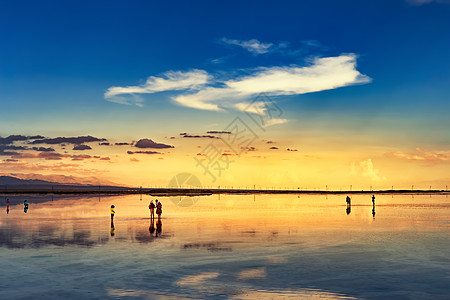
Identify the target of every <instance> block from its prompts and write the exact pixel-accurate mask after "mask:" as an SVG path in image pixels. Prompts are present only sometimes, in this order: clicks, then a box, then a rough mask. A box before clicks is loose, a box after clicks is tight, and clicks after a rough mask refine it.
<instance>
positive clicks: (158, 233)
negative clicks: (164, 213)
mask: <svg viewBox="0 0 450 300" xmlns="http://www.w3.org/2000/svg"><path fill="white" fill-rule="evenodd" d="M160 203H161V202H160ZM161 232H162V222H161V219H159V218H158V222H156V236H157V237H158V236H161Z"/></svg>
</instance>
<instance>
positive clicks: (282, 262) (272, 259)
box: [267, 257, 287, 264]
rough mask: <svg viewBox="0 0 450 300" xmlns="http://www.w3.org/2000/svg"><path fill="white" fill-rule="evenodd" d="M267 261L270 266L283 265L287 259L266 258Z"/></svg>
mask: <svg viewBox="0 0 450 300" xmlns="http://www.w3.org/2000/svg"><path fill="white" fill-rule="evenodd" d="M267 260H268V261H269V262H270V263H272V264H284V263H286V262H287V259H286V258H284V257H268V258H267Z"/></svg>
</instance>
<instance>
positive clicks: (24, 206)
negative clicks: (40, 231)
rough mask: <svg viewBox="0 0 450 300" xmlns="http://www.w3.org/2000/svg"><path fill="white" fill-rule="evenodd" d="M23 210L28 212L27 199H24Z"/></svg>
mask: <svg viewBox="0 0 450 300" xmlns="http://www.w3.org/2000/svg"><path fill="white" fill-rule="evenodd" d="M23 212H24V213H27V212H28V201H27V200H25V201H23Z"/></svg>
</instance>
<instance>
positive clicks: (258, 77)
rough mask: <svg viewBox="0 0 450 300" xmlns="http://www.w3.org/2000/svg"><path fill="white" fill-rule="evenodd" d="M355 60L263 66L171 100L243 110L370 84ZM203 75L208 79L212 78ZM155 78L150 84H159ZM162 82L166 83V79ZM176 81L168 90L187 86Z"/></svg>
mask: <svg viewBox="0 0 450 300" xmlns="http://www.w3.org/2000/svg"><path fill="white" fill-rule="evenodd" d="M356 58H357V57H356V55H355V54H343V55H340V56H336V57H322V58H315V59H314V60H312V61H311V63H310V64H309V65H307V66H296V65H292V66H283V67H261V68H257V69H256V70H254V71H253V72H252V73H251V74H250V75H246V76H240V77H239V76H238V77H235V78H233V79H227V80H221V79H220V78H215V79H214V80H210V84H209V85H201V86H200V85H196V88H197V90H196V91H193V90H192V89H191V88H188V90H187V91H186V88H185V89H184V92H182V93H181V94H179V95H177V96H174V97H173V98H172V99H173V100H174V101H175V102H176V103H178V104H180V105H182V106H186V107H190V108H195V109H202V110H213V111H220V110H223V109H224V108H234V109H242V108H243V107H245V104H246V102H248V100H249V99H251V98H252V97H254V96H256V95H258V94H260V93H265V94H266V95H268V96H281V95H299V94H305V93H313V92H319V91H324V90H331V89H336V88H339V87H345V86H350V85H355V84H363V83H368V82H370V81H371V79H370V77H368V76H366V75H363V74H361V73H360V72H359V71H358V70H357V69H356V66H357V65H356ZM203 72H204V74H205V77H209V78H212V76H209V75H207V74H206V72H205V71H203ZM152 78H153V79H152V81H151V82H154V81H157V80H156V79H155V78H154V77H152ZM160 79H162V82H165V81H164V79H163V78H160ZM174 80H175V78H173V80H170V81H171V83H170V84H168V85H167V86H166V88H167V89H166V90H173V89H172V88H171V86H174V87H176V89H177V90H181V89H182V88H181V87H182V86H185V84H184V83H180V84H179V85H178V84H176V83H174V82H172V81H174ZM181 81H183V80H181ZM158 82H159V81H158ZM205 84H206V81H205ZM159 86H160V88H159V89H158V91H161V89H162V86H163V85H162V84H161V85H159ZM108 91H109V92H107V93H106V94H105V97H106V98H108V97H110V95H119V94H129V93H139V92H140V91H141V92H143V93H153V92H156V90H155V91H153V89H143V88H138V89H135V88H132V89H129V87H125V88H111V89H109V90H108ZM239 103H241V104H240V106H239Z"/></svg>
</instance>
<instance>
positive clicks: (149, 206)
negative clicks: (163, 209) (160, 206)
mask: <svg viewBox="0 0 450 300" xmlns="http://www.w3.org/2000/svg"><path fill="white" fill-rule="evenodd" d="M155 207H156V205H155V203H153V200H152V201H150V204H149V205H148V209H150V218H151V219H154V218H155Z"/></svg>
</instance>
